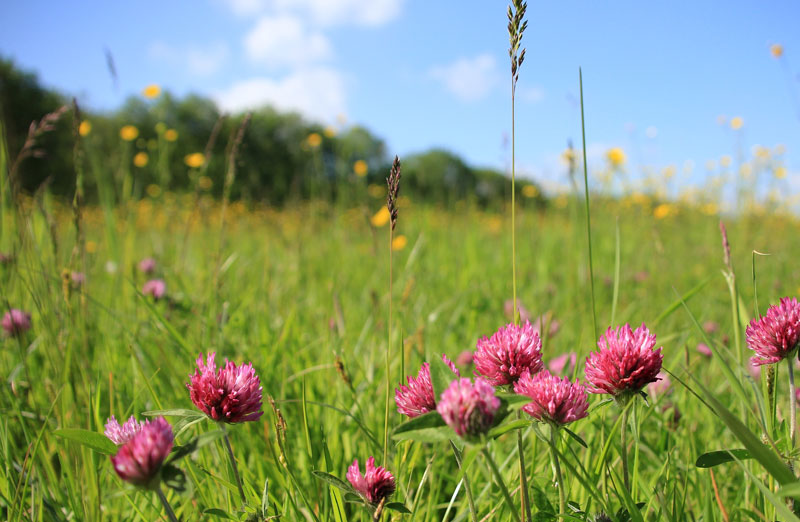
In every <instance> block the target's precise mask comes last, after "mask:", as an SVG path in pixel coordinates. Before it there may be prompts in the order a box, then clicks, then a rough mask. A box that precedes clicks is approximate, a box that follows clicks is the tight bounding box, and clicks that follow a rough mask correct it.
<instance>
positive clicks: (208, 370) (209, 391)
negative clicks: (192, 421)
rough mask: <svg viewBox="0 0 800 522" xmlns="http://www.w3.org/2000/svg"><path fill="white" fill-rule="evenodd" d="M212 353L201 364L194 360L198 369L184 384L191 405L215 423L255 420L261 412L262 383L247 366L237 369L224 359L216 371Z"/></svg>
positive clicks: (214, 355)
mask: <svg viewBox="0 0 800 522" xmlns="http://www.w3.org/2000/svg"><path fill="white" fill-rule="evenodd" d="M216 355H217V354H216V353H215V352H211V353H210V354H209V355H208V357H207V358H206V363H205V364H203V356H202V355H200V356H199V357H198V358H197V370H195V372H194V374H193V375H190V378H191V382H189V383H187V384H186V387H187V388H188V389H189V395H190V397H191V399H192V402H193V403H194V405H195V406H197V408H198V409H200V411H202V412H203V413H205V414H206V415H208V416H209V417H211V418H212V419H214V420H215V421H218V422H227V423H229V424H234V423H238V422H248V421H254V420H258V418H259V417H261V414H262V413H263V412H262V411H261V381H260V380H259V379H258V377H257V376H256V372H255V370H254V369H253V365H252V364H250V363H247V364H243V365H242V366H238V367H237V366H236V365H235V364H234V363H232V362H231V361H229V360H227V359H225V366H223V367H222V368H220V369H219V370H217V365H216V363H215V362H214V357H216Z"/></svg>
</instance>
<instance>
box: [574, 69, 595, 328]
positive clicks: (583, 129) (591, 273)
mask: <svg viewBox="0 0 800 522" xmlns="http://www.w3.org/2000/svg"><path fill="white" fill-rule="evenodd" d="M578 83H579V85H580V92H581V139H582V140H583V189H584V196H585V197H584V200H585V204H586V243H587V245H588V247H589V292H590V294H591V296H592V338H593V339H597V311H596V306H595V302H594V265H593V262H592V217H591V214H590V211H589V168H588V162H587V161H586V117H585V113H584V110H583V71H582V70H581V69H580V68H578Z"/></svg>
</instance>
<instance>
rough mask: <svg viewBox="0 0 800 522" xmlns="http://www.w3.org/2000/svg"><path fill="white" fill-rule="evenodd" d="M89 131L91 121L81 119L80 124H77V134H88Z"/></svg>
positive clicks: (90, 130)
mask: <svg viewBox="0 0 800 522" xmlns="http://www.w3.org/2000/svg"><path fill="white" fill-rule="evenodd" d="M90 132H92V122H90V121H88V120H83V121H82V122H81V124H80V125H78V134H80V135H81V136H88V135H89V133H90Z"/></svg>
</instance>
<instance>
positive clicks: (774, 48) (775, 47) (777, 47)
mask: <svg viewBox="0 0 800 522" xmlns="http://www.w3.org/2000/svg"><path fill="white" fill-rule="evenodd" d="M769 52H770V54H772V56H773V57H775V58H780V57H781V56H783V46H782V45H781V44H772V45H770V47H769Z"/></svg>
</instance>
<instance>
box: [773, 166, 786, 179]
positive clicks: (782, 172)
mask: <svg viewBox="0 0 800 522" xmlns="http://www.w3.org/2000/svg"><path fill="white" fill-rule="evenodd" d="M774 174H775V179H783V178H785V177H786V167H784V166H783V165H781V166H780V167H777V168H776V169H775V172H774Z"/></svg>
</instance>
